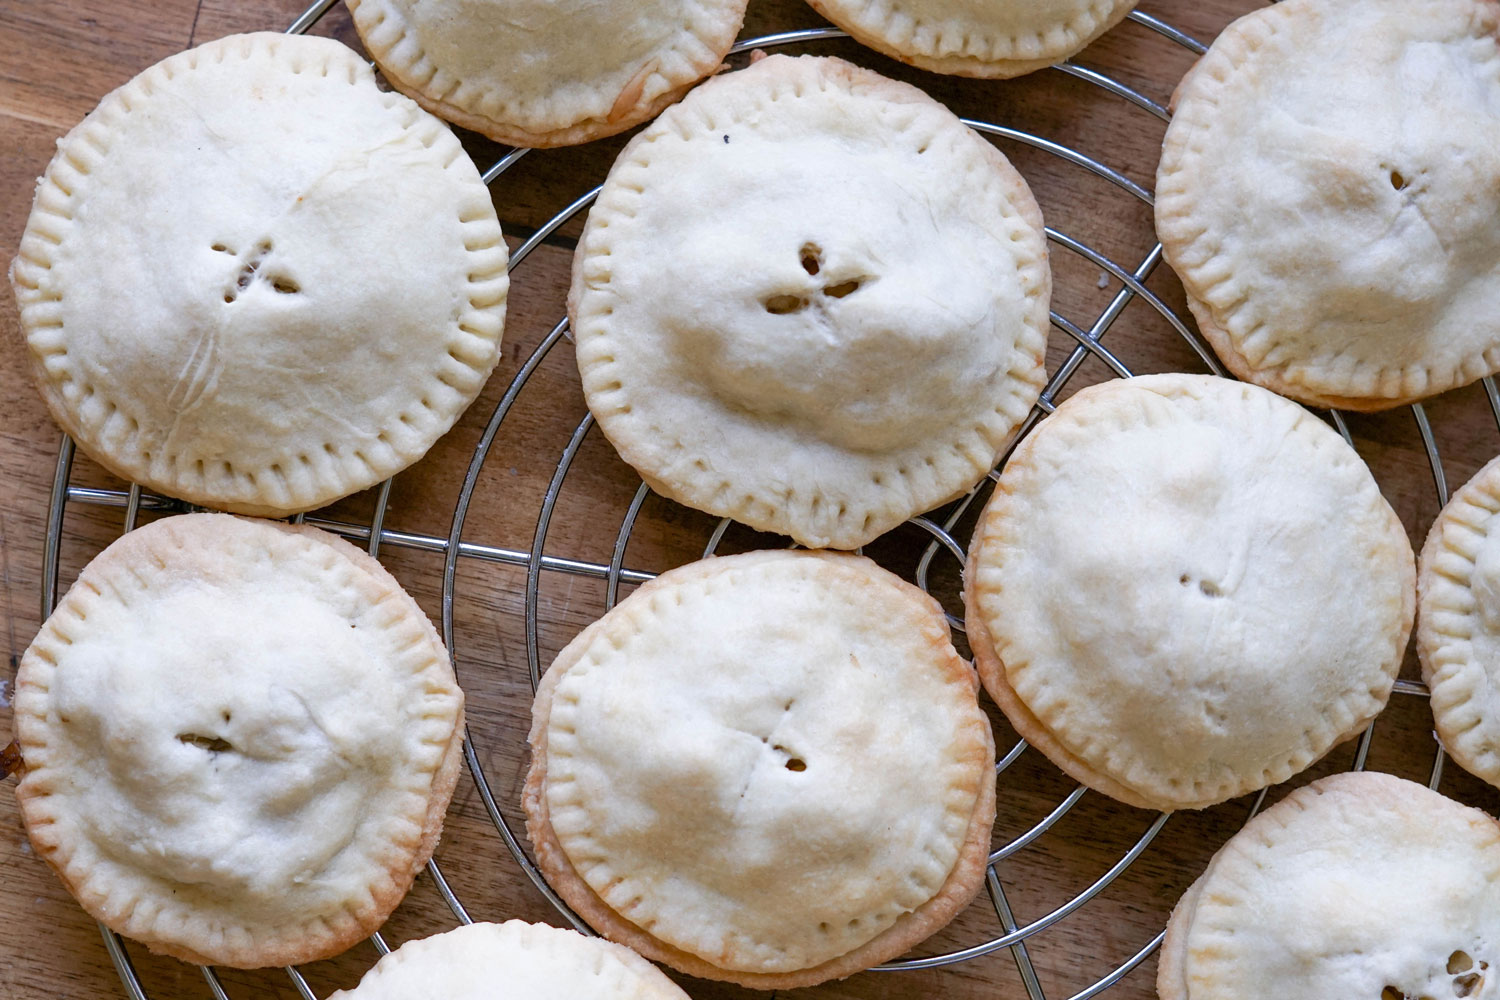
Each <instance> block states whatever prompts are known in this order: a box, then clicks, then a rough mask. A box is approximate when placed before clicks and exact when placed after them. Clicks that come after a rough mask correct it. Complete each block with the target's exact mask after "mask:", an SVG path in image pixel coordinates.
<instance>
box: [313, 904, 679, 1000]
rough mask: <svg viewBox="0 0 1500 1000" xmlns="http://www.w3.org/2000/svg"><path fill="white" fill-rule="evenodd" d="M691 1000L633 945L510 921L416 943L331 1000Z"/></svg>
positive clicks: (378, 964)
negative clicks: (626, 945) (634, 948)
mask: <svg viewBox="0 0 1500 1000" xmlns="http://www.w3.org/2000/svg"><path fill="white" fill-rule="evenodd" d="M423 998H433V1000H688V996H687V994H686V993H684V992H682V990H681V989H679V988H678V986H677V984H676V983H674V982H672V980H670V979H668V978H667V977H666V976H665V975H663V973H662V971H661V970H660V969H658V968H657V967H656V966H654V965H652V964H651V963H650V962H648V961H646V960H645V959H644V958H642V957H641V956H639V955H637V954H636V953H635V952H633V951H631V950H630V949H629V948H622V947H621V946H620V945H617V944H614V943H612V942H609V941H601V940H600V939H599V938H590V937H584V936H583V935H582V934H579V933H578V932H577V931H568V930H561V929H559V928H557V927H549V926H547V925H546V924H528V923H523V922H521V921H519V920H507V921H506V922H505V923H503V924H468V925H466V926H463V927H458V928H456V929H454V930H451V931H448V932H446V933H443V934H435V935H433V936H432V937H428V938H422V939H420V940H417V941H408V942H406V943H405V944H403V945H402V946H401V947H399V948H397V949H396V950H395V951H393V952H391V953H390V954H389V955H386V956H384V957H383V958H381V960H380V961H378V962H376V963H375V965H374V967H373V968H372V969H370V971H369V972H367V973H365V975H364V978H363V979H361V980H360V981H359V985H358V986H356V987H355V988H354V989H352V990H341V991H340V992H338V993H335V994H333V996H331V997H329V998H328V1000H423Z"/></svg>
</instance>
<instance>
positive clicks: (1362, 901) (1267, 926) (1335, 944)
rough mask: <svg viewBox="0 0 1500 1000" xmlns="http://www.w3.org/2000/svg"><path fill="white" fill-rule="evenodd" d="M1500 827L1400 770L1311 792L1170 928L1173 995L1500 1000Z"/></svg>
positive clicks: (1271, 823) (1250, 831)
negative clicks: (1499, 980) (1397, 773)
mask: <svg viewBox="0 0 1500 1000" xmlns="http://www.w3.org/2000/svg"><path fill="white" fill-rule="evenodd" d="M1497 928H1500V824H1497V823H1496V822H1495V820H1494V819H1492V818H1491V817H1489V816H1487V815H1485V814H1484V813H1482V812H1480V811H1479V810H1478V809H1470V808H1468V807H1467V806H1463V805H1460V804H1459V803H1457V802H1454V801H1453V800H1452V799H1448V798H1444V797H1443V796H1441V795H1439V794H1438V793H1437V792H1433V791H1428V789H1427V788H1425V787H1424V786H1422V785H1418V784H1416V783H1415V782H1411V781H1403V780H1402V779H1400V778H1394V777H1392V776H1390V775H1388V774H1377V773H1373V772H1360V773H1350V774H1338V775H1334V776H1333V777H1330V778H1324V779H1323V780H1321V781H1315V782H1313V783H1312V784H1311V785H1308V786H1307V787H1306V788H1299V789H1297V790H1296V791H1295V792H1292V793H1291V794H1290V795H1288V796H1287V797H1286V798H1285V799H1283V800H1282V801H1281V802H1278V803H1277V804H1276V805H1274V806H1272V807H1271V808H1269V809H1267V810H1266V811H1265V812H1263V813H1261V814H1260V815H1259V816H1257V817H1255V818H1254V819H1252V820H1251V821H1250V822H1249V823H1248V824H1247V825H1246V826H1245V828H1244V829H1243V830H1241V831H1240V832H1239V833H1237V834H1235V836H1234V837H1233V838H1231V839H1230V841H1229V842H1228V843H1227V844H1225V845H1224V846H1223V848H1221V849H1220V850H1219V853H1217V854H1215V855H1214V857H1213V860H1212V861H1210V862H1209V865H1208V871H1206V872H1204V873H1203V877H1202V878H1200V879H1198V881H1197V882H1195V883H1193V886H1192V888H1191V889H1189V890H1188V891H1187V893H1186V894H1185V895H1184V896H1183V898H1182V901H1181V902H1180V903H1178V904H1177V909H1176V910H1174V911H1173V912H1172V919H1171V921H1170V922H1168V924H1167V938H1166V943H1165V944H1163V945H1162V950H1161V961H1160V963H1159V964H1158V966H1157V975H1156V988H1157V992H1158V993H1159V994H1160V995H1161V998H1162V1000H1244V998H1246V997H1276V998H1278V1000H1327V998H1330V997H1370V998H1371V1000H1395V998H1402V997H1410V998H1413V1000H1415V998H1419V997H1424V998H1439V997H1440V998H1443V1000H1447V998H1449V997H1468V998H1470V1000H1490V998H1491V997H1494V996H1496V995H1497V994H1496V987H1495V983H1496V981H1497V978H1500V931H1497Z"/></svg>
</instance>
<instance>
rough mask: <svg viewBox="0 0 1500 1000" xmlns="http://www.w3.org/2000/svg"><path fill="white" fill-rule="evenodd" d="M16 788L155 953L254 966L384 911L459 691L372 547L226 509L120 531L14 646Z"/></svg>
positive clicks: (303, 949) (69, 867) (434, 816)
mask: <svg viewBox="0 0 1500 1000" xmlns="http://www.w3.org/2000/svg"><path fill="white" fill-rule="evenodd" d="M15 723H16V738H17V740H18V741H19V743H20V748H21V753H22V755H23V757H24V759H25V761H26V773H25V777H24V778H23V780H22V781H21V783H20V784H19V786H18V787H17V789H16V796H17V798H18V800H19V801H20V806H21V817H22V819H23V820H24V821H25V823H26V829H27V832H28V833H29V834H30V836H31V842H32V844H33V846H34V847H35V848H36V852H37V854H38V855H40V856H41V857H42V858H43V859H45V860H46V862H47V863H48V864H49V865H51V866H52V868H53V869H54V870H55V871H56V872H57V874H58V876H59V877H60V878H61V879H62V881H63V883H64V884H65V885H66V886H67V887H68V890H69V891H70V892H72V893H73V895H74V896H75V897H77V899H78V901H79V903H81V904H82V905H83V907H84V909H85V910H87V911H88V912H89V913H90V915H92V916H94V917H95V918H97V919H98V920H101V921H103V922H104V923H105V924H106V925H108V926H109V927H111V928H113V929H114V930H116V931H118V932H120V933H121V934H124V935H126V936H127V937H131V938H134V939H136V940H138V941H142V942H144V943H145V944H146V945H147V946H148V947H150V948H151V950H152V951H156V952H160V953H162V954H167V955H172V956H175V957H177V958H181V959H183V960H185V961H191V962H199V963H203V964H215V965H228V966H234V967H237V968H258V967H261V966H268V965H289V964H297V963H301V962H308V961H314V960H317V959H321V958H327V957H329V956H331V955H334V954H337V953H338V952H340V951H343V950H344V949H346V948H348V947H349V946H351V945H353V944H354V943H356V942H358V941H359V940H360V939H362V938H364V937H366V936H368V935H369V934H370V933H371V932H372V931H374V930H375V929H376V928H377V927H379V926H380V924H381V923H383V922H384V921H385V918H386V917H387V916H388V915H389V914H390V912H391V911H392V910H393V909H395V907H396V905H397V904H398V903H400V901H401V899H402V897H404V896H405V894H406V891H407V889H408V888H409V887H410V886H411V882H412V879H413V878H414V877H415V875H416V873H417V872H418V871H419V870H420V869H421V868H422V866H423V865H425V864H426V863H427V859H428V858H429V857H430V856H431V855H432V851H433V848H434V847H435V846H436V844H437V840H438V837H439V835H440V833H441V831H442V825H443V815H444V813H445V812H446V811H447V806H448V801H449V799H450V798H451V797H452V794H453V788H454V784H455V783H456V781H457V779H458V767H459V760H460V746H461V741H462V734H463V695H462V693H461V692H460V691H459V689H458V686H457V684H456V682H455V681H454V678H453V669H452V667H451V665H450V664H449V661H448V656H447V653H446V651H445V650H444V649H443V646H442V643H441V641H440V640H439V639H438V636H437V633H436V631H435V630H434V629H433V627H432V625H431V623H430V622H429V621H428V620H427V617H426V615H424V614H423V613H422V611H421V609H420V608H419V607H417V604H416V602H415V601H413V600H412V599H411V598H410V597H408V596H407V595H406V594H405V593H404V592H403V591H402V590H401V588H400V586H399V585H398V584H397V583H396V581H395V580H394V579H393V578H392V577H391V576H390V574H389V573H387V572H386V571H385V570H384V569H383V568H381V566H380V564H379V563H378V562H376V561H375V560H373V559H371V558H370V557H369V556H367V555H365V554H364V553H363V552H360V551H359V550H358V549H355V548H354V547H353V546H351V545H349V544H348V543H346V542H344V541H342V540H340V539H338V538H335V537H334V536H332V535H328V534H326V533H324V532H321V531H317V530H316V529H313V528H309V527H305V526H300V525H287V524H279V523H274V522H269V521H252V520H243V519H240V518H235V517H230V516H228V515H223V514H188V515H183V516H180V517H171V518H166V519H164V520H161V521H157V522H154V523H152V524H150V525H147V526H146V527H143V528H140V529H138V530H136V531H133V532H131V533H129V534H128V535H126V536H124V537H123V538H121V539H120V540H118V541H117V542H115V543H114V544H113V545H111V546H110V547H109V548H107V549H106V550H105V551H104V552H103V553H101V554H100V555H99V556H98V557H97V558H95V559H94V561H93V562H91V563H90V564H89V565H88V566H87V567H86V568H85V569H84V571H83V573H82V574H81V575H80V576H79V578H78V581H77V583H75V584H74V586H73V587H72V589H71V590H69V591H68V593H67V595H66V596H65V597H64V598H63V600H62V601H61V602H60V603H59V604H58V607H57V609H56V610H55V611H54V612H53V614H52V616H51V617H50V618H48V620H47V622H46V624H44V625H43V627H42V630H41V632H40V633H39V634H38V636H37V638H36V640H35V641H34V642H33V643H32V645H31V647H30V648H29V649H28V650H27V651H26V654H25V656H24V657H23V658H22V660H21V665H20V670H19V672H18V674H17V679H16V697H15Z"/></svg>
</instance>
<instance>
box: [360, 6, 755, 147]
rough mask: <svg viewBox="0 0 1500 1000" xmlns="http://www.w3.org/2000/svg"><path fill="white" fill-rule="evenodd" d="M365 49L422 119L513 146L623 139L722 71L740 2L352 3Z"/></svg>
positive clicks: (741, 16) (737, 24)
mask: <svg viewBox="0 0 1500 1000" xmlns="http://www.w3.org/2000/svg"><path fill="white" fill-rule="evenodd" d="M348 6H349V12H350V13H351V14H352V15H353V17H354V27H355V28H356V29H358V31H359V36H360V38H361V40H363V41H364V43H365V48H366V49H367V50H368V51H369V53H370V55H371V56H373V57H374V59H375V61H376V62H377V63H379V64H380V69H381V72H383V73H384V74H385V76H386V78H387V79H388V80H390V81H391V82H392V83H393V84H395V86H396V87H397V88H398V89H399V90H400V91H401V92H402V93H404V94H406V95H407V96H408V97H410V98H412V99H413V100H415V101H416V102H417V103H418V104H420V105H422V106H423V107H424V108H426V109H427V110H428V111H431V112H432V113H433V114H435V115H439V116H441V117H443V118H446V119H448V120H449V121H450V122H453V123H454V124H456V125H462V126H463V127H464V128H469V129H473V130H475V131H476V132H483V133H484V134H485V135H487V136H489V137H490V138H491V139H495V140H498V141H500V142H506V143H511V144H512V145H516V146H571V145H573V144H575V143H580V142H588V141H589V140H590V139H598V138H601V137H603V136H606V135H614V134H615V133H616V132H623V131H625V130H626V129H628V128H630V127H631V126H633V125H639V124H640V123H641V122H643V121H646V120H647V119H649V118H654V117H656V115H657V113H658V112H660V111H661V109H662V108H664V107H666V106H667V105H668V104H671V103H672V102H673V101H675V100H677V99H678V98H680V97H681V96H682V95H683V94H684V93H686V92H687V90H688V88H689V87H691V86H692V85H693V84H695V83H697V82H698V81H699V80H701V79H703V78H704V77H705V76H708V75H709V74H710V73H714V72H716V71H718V69H719V68H720V66H721V65H722V63H723V60H724V56H725V55H726V54H727V53H728V52H729V47H730V46H731V45H733V44H734V36H735V35H737V34H738V33H739V30H740V24H741V23H742V22H743V21H744V19H745V0H647V2H641V0H632V2H630V3H589V2H585V0H562V2H558V0H420V2H418V0H349V3H348Z"/></svg>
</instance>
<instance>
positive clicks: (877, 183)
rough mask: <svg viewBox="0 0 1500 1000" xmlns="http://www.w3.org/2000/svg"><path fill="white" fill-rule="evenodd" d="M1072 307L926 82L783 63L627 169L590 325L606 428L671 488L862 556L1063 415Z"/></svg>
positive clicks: (1020, 194) (1019, 202)
mask: <svg viewBox="0 0 1500 1000" xmlns="http://www.w3.org/2000/svg"><path fill="white" fill-rule="evenodd" d="M705 205H712V206H714V210H713V211H712V212H707V211H704V210H703V206H705ZM726 234H732V238H730V237H728V236H726ZM1050 295H1051V276H1050V272H1049V270H1048V266H1047V249H1046V242H1045V236H1044V233H1043V228H1042V220H1041V213H1040V211H1039V209H1038V208H1037V206H1036V202H1035V200H1034V199H1033V198H1032V197H1031V193H1030V191H1029V190H1028V189H1027V187H1026V184H1025V182H1024V181H1023V180H1022V179H1021V177H1020V175H1018V174H1017V173H1016V172H1015V171H1014V170H1013V169H1012V168H1011V167H1010V165H1009V164H1008V163H1007V162H1006V161H1005V158H1004V157H1003V156H1001V154H1000V153H999V152H998V151H997V150H996V149H995V148H994V147H993V146H991V145H990V144H989V143H988V142H985V141H984V140H983V139H981V138H980V137H979V136H977V135H975V134H974V133H973V132H972V131H971V130H970V129H968V128H967V127H966V126H964V125H963V123H962V122H960V121H959V120H958V119H957V118H956V117H954V116H953V114H952V113H951V112H949V111H948V110H947V109H945V108H943V107H942V106H941V105H939V104H938V103H936V102H935V101H933V100H932V99H931V98H929V97H927V96H926V95H925V94H923V93H921V92H920V91H918V90H916V89H914V88H912V87H909V86H907V85H905V84H900V83H896V82H895V81H892V80H887V79H885V78H884V77H881V76H878V75H876V74H874V73H871V72H870V71H868V70H863V69H859V68H857V67H854V66H851V65H849V64H848V63H845V62H842V61H840V60H837V59H817V58H811V57H803V58H799V59H792V58H787V57H784V56H770V57H768V58H765V59H762V60H761V61H760V62H758V63H756V64H754V65H752V66H751V67H750V68H748V69H745V70H741V71H739V72H737V73H731V74H727V75H725V76H721V77H718V78H716V79H714V80H710V81H709V82H707V83H705V84H704V85H703V86H701V87H699V88H698V89H697V90H695V91H694V92H693V93H692V94H691V95H690V96H689V97H688V98H687V99H685V100H684V101H683V102H682V103H681V104H678V105H676V106H674V107H673V108H672V109H670V110H669V111H667V112H666V113H665V114H663V115H662V117H661V118H660V119H658V120H657V121H656V122H655V123H654V124H653V125H651V126H650V127H649V128H647V129H646V130H645V131H644V132H642V133H641V134H640V135H638V136H637V137H636V138H635V139H634V140H632V141H631V143H630V145H628V146H627V147H626V148H625V151H624V152H623V153H622V154H621V155H620V158H619V159H618V160H617V161H616V162H615V165H614V167H613V169H612V170H611V171H610V175H609V179H608V180H607V181H606V182H605V185H604V188H603V191H602V193H601V194H600V196H599V199H598V201H597V202H596V203H595V205H594V208H593V210H592V212H591V213H590V215H589V221H588V225H587V227H586V228H585V230H584V234H583V238H582V239H581V241H580V242H579V247H578V252H577V254H576V256H575V258H574V269H573V287H572V293H571V294H570V296H569V315H570V317H571V320H572V327H573V331H574V336H575V338H576V342H577V351H576V353H577V358H578V368H579V372H580V373H581V375H582V379H583V387H584V395H585V398H586V399H587V401H588V405H589V409H590V411H591V412H592V413H593V415H594V417H595V419H596V420H597V421H598V423H599V426H600V428H601V429H602V430H603V431H604V433H605V435H606V436H607V437H608V438H609V440H610V442H611V443H612V444H613V445H614V446H615V448H616V449H617V450H618V451H619V452H620V455H621V456H622V457H623V458H624V459H625V461H627V462H628V463H630V464H631V465H632V466H634V467H635V469H636V471H637V472H639V473H640V475H641V478H642V479H644V480H645V481H646V483H647V484H649V485H650V486H651V488H652V489H654V490H656V491H657V492H659V493H662V494H663V495H665V496H667V497H670V498H672V499H674V500H678V501H680V502H682V503H685V504H688V505H689V506H692V507H696V508H698V509H699V510H704V511H708V512H709V513H712V514H719V515H724V516H728V517H733V518H735V519H736V520H739V521H742V522H744V523H746V524H749V525H751V526H752V527H756V528H760V529H762V530H766V531H776V532H782V533H784V534H788V535H791V536H792V537H793V538H794V539H796V540H797V541H798V542H799V543H801V544H803V545H806V546H809V547H832V548H840V549H851V548H855V547H857V546H859V545H862V544H864V543H865V542H868V541H870V540H871V539H872V538H875V537H876V536H878V535H880V534H881V533H882V532H884V531H887V530H889V529H890V528H893V527H895V526H896V525H898V524H900V523H901V522H902V521H903V520H905V519H906V518H907V517H910V516H911V515H913V514H917V513H921V512H922V511H926V510H929V509H931V508H932V507H935V506H937V505H938V504H941V503H943V502H945V501H947V500H950V499H952V498H953V497H954V496H957V495H959V494H961V493H962V492H963V491H964V490H966V489H968V488H970V487H971V486H973V485H974V483H975V482H977V481H978V480H979V479H980V477H982V476H983V475H984V474H985V473H986V472H987V471H988V470H989V469H990V468H991V467H992V465H993V463H994V460H995V456H996V454H997V453H998V452H999V451H1000V450H1001V449H1002V448H1003V447H1004V446H1005V444H1006V443H1007V442H1008V440H1009V438H1010V437H1011V435H1012V434H1013V433H1014V431H1015V429H1016V427H1017V426H1018V425H1019V424H1020V423H1021V421H1022V420H1023V419H1025V417H1026V415H1027V414H1028V413H1029V411H1030V409H1031V406H1032V404H1033V403H1035V402H1036V399H1037V397H1038V395H1039V394H1040V392H1041V387H1042V383H1043V381H1044V378H1045V374H1046V373H1045V369H1044V367H1043V356H1044V353H1045V350H1046V338H1047V330H1048V326H1049V320H1048V302H1049V299H1050Z"/></svg>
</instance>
